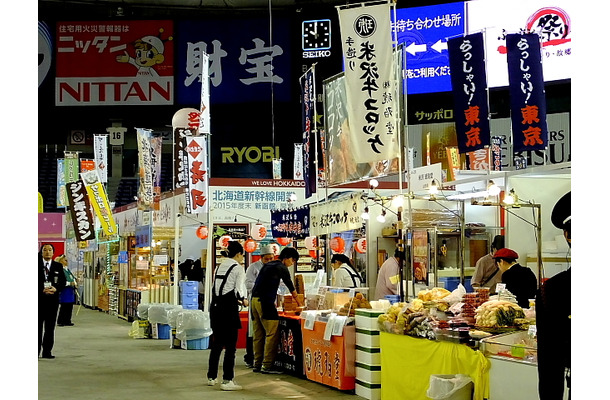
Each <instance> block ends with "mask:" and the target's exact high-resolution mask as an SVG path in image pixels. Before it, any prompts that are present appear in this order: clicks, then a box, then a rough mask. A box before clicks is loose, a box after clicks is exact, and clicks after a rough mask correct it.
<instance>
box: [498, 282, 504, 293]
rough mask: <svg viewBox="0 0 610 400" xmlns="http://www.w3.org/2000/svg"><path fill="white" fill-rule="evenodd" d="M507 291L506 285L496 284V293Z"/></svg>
mask: <svg viewBox="0 0 610 400" xmlns="http://www.w3.org/2000/svg"><path fill="white" fill-rule="evenodd" d="M502 290H506V283H496V293H500V292H501V291H502Z"/></svg>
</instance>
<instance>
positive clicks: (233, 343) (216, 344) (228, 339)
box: [207, 241, 248, 390]
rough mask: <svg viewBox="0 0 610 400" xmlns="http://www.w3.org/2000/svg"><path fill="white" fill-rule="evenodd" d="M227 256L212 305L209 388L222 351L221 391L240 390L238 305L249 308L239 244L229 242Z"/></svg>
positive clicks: (216, 277)
mask: <svg viewBox="0 0 610 400" xmlns="http://www.w3.org/2000/svg"><path fill="white" fill-rule="evenodd" d="M223 255H224V256H225V257H226V258H225V259H224V260H223V261H222V263H221V264H220V265H219V266H218V269H217V270H216V271H215V274H214V283H213V285H212V302H211V304H210V323H211V326H212V332H213V333H212V345H211V347H210V349H211V351H210V358H209V365H208V374H207V377H208V386H214V385H215V384H216V377H217V375H218V362H219V360H220V353H221V352H222V349H223V348H224V350H225V356H224V360H223V365H222V371H223V375H222V383H221V385H220V388H221V389H222V390H241V389H242V387H241V386H239V385H238V384H236V383H235V381H234V380H233V378H234V377H235V371H234V368H235V352H236V347H237V338H238V330H239V329H241V320H240V318H239V304H240V303H242V304H244V305H248V300H247V299H246V295H247V291H246V272H245V271H244V268H243V267H242V266H241V265H240V263H242V262H243V260H244V248H243V247H242V245H241V244H239V242H237V241H230V242H229V246H228V248H227V250H226V251H225V252H224V253H223Z"/></svg>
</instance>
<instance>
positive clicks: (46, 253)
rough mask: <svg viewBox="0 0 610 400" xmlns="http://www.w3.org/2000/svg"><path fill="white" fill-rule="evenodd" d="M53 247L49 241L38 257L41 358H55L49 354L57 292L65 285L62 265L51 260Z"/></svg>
mask: <svg viewBox="0 0 610 400" xmlns="http://www.w3.org/2000/svg"><path fill="white" fill-rule="evenodd" d="M54 252H55V248H54V247H53V245H52V244H50V243H44V244H43V245H42V247H40V253H39V257H38V354H39V355H40V351H41V350H42V358H50V359H52V358H55V356H54V355H52V354H51V351H52V350H53V344H54V343H55V323H56V321H57V311H58V309H59V292H61V290H62V289H63V288H64V287H66V275H65V274H64V266H63V265H61V264H60V263H58V262H56V261H53V253H54Z"/></svg>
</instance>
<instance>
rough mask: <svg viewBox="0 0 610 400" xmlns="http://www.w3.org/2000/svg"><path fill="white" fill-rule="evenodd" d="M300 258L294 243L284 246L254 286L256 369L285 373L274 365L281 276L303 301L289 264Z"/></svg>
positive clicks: (292, 293)
mask: <svg viewBox="0 0 610 400" xmlns="http://www.w3.org/2000/svg"><path fill="white" fill-rule="evenodd" d="M297 261H299V252H298V251H297V250H296V249H295V248H294V247H284V249H283V250H282V251H281V252H280V256H279V259H278V260H273V261H270V262H268V263H267V264H265V265H263V268H261V270H260V272H259V273H258V277H257V278H256V282H255V283H254V288H252V304H251V310H252V329H253V334H254V339H253V344H254V369H253V371H254V372H262V373H264V374H277V373H282V372H281V371H278V370H276V369H274V368H273V363H274V361H275V356H276V355H277V345H278V340H279V336H278V334H279V331H278V325H279V319H280V318H279V315H278V313H277V309H276V307H275V300H276V297H277V289H278V287H279V286H280V279H281V280H282V281H283V282H284V284H285V285H286V287H287V288H288V290H289V291H290V294H291V295H292V297H293V298H294V300H295V301H296V303H297V305H298V306H302V305H303V304H302V303H301V301H300V300H299V298H298V297H297V292H296V290H295V288H294V284H293V283H292V279H291V278H290V271H288V267H290V266H292V265H293V264H295V263H296V262H297Z"/></svg>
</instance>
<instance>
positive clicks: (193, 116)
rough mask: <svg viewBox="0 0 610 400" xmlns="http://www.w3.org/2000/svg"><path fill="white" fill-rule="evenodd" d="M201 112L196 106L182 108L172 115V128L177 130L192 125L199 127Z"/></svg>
mask: <svg viewBox="0 0 610 400" xmlns="http://www.w3.org/2000/svg"><path fill="white" fill-rule="evenodd" d="M200 115H201V113H200V112H199V110H197V109H196V108H182V109H180V110H178V111H176V113H175V114H174V116H173V117H172V128H173V130H174V131H175V130H176V128H188V127H190V126H191V125H193V124H194V125H195V127H196V128H198V127H199V117H200Z"/></svg>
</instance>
